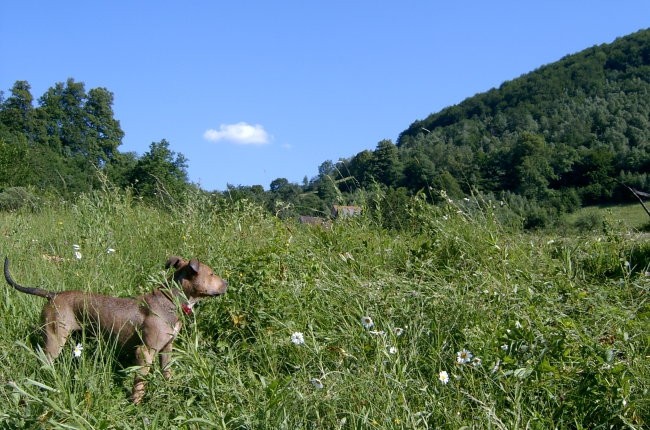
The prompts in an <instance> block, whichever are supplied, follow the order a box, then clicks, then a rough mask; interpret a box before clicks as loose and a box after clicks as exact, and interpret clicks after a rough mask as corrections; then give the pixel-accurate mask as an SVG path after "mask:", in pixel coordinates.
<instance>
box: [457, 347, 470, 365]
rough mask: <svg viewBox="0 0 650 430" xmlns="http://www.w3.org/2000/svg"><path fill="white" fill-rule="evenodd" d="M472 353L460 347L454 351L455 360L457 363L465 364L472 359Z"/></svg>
mask: <svg viewBox="0 0 650 430" xmlns="http://www.w3.org/2000/svg"><path fill="white" fill-rule="evenodd" d="M472 357H473V355H472V353H471V352H469V351H468V350H466V349H462V350H460V351H458V352H457V353H456V362H457V363H458V364H465V363H469V362H470V361H472Z"/></svg>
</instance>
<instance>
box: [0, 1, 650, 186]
mask: <svg viewBox="0 0 650 430" xmlns="http://www.w3.org/2000/svg"><path fill="white" fill-rule="evenodd" d="M648 27H650V1H648V0H633V1H632V0H630V1H628V0H620V1H611V0H609V1H602V0H591V1H586V0H585V1H579V0H575V1H569V0H546V1H536V2H533V1H522V0H517V1H509V0H508V1H498V0H497V1H491V2H488V1H484V0H481V1H479V0H476V1H472V0H468V1H460V2H442V1H434V0H430V1H418V0H413V1H409V0H405V1H401V2H398V1H392V2H389V1H379V0H374V1H370V0H359V1H354V0H348V1H339V0H330V1H292V0H285V1H274V2H271V1H247V0H241V1H228V2H225V1H216V0H215V1H188V2H179V1H155V2H147V1H116V0H114V1H61V2H42V1H33V0H22V1H20V2H18V1H5V2H1V4H0V53H1V54H0V55H2V57H1V60H0V89H1V90H3V91H4V92H5V96H7V95H8V92H9V90H10V89H11V87H12V85H13V84H14V82H15V81H17V80H26V81H28V82H29V83H30V84H31V86H32V95H33V96H34V97H35V98H36V99H38V98H39V97H40V96H42V95H43V93H45V91H46V90H47V89H48V88H49V87H51V86H53V85H54V84H55V83H56V82H65V81H66V80H67V79H68V78H74V79H75V80H76V81H81V82H84V83H85V85H86V90H87V91H88V90H90V89H91V88H95V87H105V88H107V89H108V90H110V91H111V92H113V94H114V96H115V102H114V105H113V109H114V112H115V118H116V119H118V120H119V121H120V123H121V126H122V129H123V130H124V132H125V133H126V136H125V137H124V140H123V144H122V145H121V146H120V150H121V151H123V152H126V151H134V152H136V153H138V154H139V155H142V154H143V153H144V152H146V151H147V150H148V148H149V145H150V144H151V143H152V142H158V141H160V140H162V139H167V140H168V141H169V142H170V146H171V149H172V150H173V151H176V152H180V153H182V154H183V155H185V156H186V157H187V158H188V160H189V168H188V173H189V176H190V180H191V181H193V182H196V183H199V184H200V185H201V186H202V188H204V189H206V190H223V189H225V188H226V185H227V184H233V185H256V184H259V185H263V186H264V187H265V188H268V186H269V184H270V183H271V181H273V180H274V179H276V178H287V179H288V180H289V181H291V182H296V183H301V182H302V180H303V178H304V177H305V176H307V177H308V178H311V177H313V176H315V175H316V174H317V172H318V166H319V165H320V164H321V163H322V162H324V161H326V160H332V161H337V160H338V159H339V158H347V157H350V156H353V155H355V154H356V153H358V152H359V151H362V150H364V149H374V148H375V147H376V145H377V143H378V142H379V141H380V140H382V139H392V140H393V141H396V139H397V136H398V135H399V133H400V132H401V131H403V130H404V129H406V128H407V127H408V126H409V125H410V124H411V123H412V122H413V121H415V120H417V119H422V118H424V117H426V116H427V115H429V114H430V113H433V112H437V111H439V110H440V109H442V108H444V107H446V106H450V105H454V104H457V103H459V102H461V101H462V100H464V99H465V98H467V97H470V96H472V95H474V94H476V93H480V92H483V91H487V90H489V89H490V88H493V87H498V86H499V85H500V84H501V83H503V82H504V81H508V80H511V79H514V78H517V77H518V76H521V75H522V74H524V73H527V72H530V71H532V70H534V69H536V68H538V67H540V66H542V65H544V64H548V63H552V62H554V61H557V60H559V59H560V58H562V57H564V56H565V55H568V54H572V53H576V52H578V51H581V50H583V49H585V48H588V47H591V46H594V45H599V44H602V43H610V42H612V41H613V40H614V39H616V38H617V37H620V36H625V35H627V34H630V33H632V32H635V31H637V30H640V29H644V28H648Z"/></svg>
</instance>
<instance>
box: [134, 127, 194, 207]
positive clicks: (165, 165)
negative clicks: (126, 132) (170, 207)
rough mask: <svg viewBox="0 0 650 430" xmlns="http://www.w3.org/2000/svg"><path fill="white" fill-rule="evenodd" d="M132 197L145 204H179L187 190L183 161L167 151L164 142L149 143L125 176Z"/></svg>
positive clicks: (185, 169) (184, 163) (185, 163)
mask: <svg viewBox="0 0 650 430" xmlns="http://www.w3.org/2000/svg"><path fill="white" fill-rule="evenodd" d="M129 183H131V184H133V189H134V190H135V192H136V194H137V195H138V196H140V197H143V198H145V199H147V200H149V201H159V202H161V203H163V204H171V203H175V202H177V201H180V202H181V203H183V201H184V199H185V196H186V194H187V191H188V189H189V184H188V179H187V159H186V158H185V156H184V155H183V154H178V153H176V152H174V151H172V150H171V149H169V142H167V141H166V140H165V139H163V140H161V141H160V142H153V143H152V144H151V145H150V146H149V151H148V152H146V153H145V154H144V155H143V156H142V157H140V158H139V159H138V161H137V162H136V163H135V166H134V167H133V170H131V172H130V175H129Z"/></svg>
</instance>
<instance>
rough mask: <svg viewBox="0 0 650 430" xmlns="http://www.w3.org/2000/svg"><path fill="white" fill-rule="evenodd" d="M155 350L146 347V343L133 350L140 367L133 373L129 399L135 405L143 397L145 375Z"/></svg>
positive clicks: (149, 367) (145, 383)
mask: <svg viewBox="0 0 650 430" xmlns="http://www.w3.org/2000/svg"><path fill="white" fill-rule="evenodd" d="M155 354H156V351H155V350H153V349H151V348H148V347H147V346H146V345H140V346H139V347H138V348H137V349H136V351H135V359H136V363H137V364H138V366H140V369H138V372H137V373H136V375H135V380H134V381H133V392H132V393H131V401H133V403H135V404H136V405H137V404H138V403H140V402H141V401H142V398H143V397H144V391H145V386H146V385H147V382H146V381H145V377H146V376H147V374H148V373H149V370H150V369H151V364H152V363H153V358H154V355H155Z"/></svg>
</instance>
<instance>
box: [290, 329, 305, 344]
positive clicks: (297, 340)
mask: <svg viewBox="0 0 650 430" xmlns="http://www.w3.org/2000/svg"><path fill="white" fill-rule="evenodd" d="M291 342H292V343H294V344H296V345H302V344H304V343H305V336H304V335H303V334H302V333H300V332H299V331H297V332H295V333H293V334H292V335H291Z"/></svg>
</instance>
